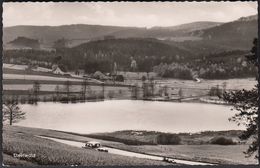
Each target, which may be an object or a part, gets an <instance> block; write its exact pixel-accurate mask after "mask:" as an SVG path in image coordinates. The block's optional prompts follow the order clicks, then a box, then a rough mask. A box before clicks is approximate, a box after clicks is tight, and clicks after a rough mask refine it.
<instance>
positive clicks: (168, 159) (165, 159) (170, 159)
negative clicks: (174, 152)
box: [163, 157, 176, 163]
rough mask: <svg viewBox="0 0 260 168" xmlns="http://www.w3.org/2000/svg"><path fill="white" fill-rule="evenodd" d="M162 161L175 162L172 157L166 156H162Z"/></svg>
mask: <svg viewBox="0 0 260 168" xmlns="http://www.w3.org/2000/svg"><path fill="white" fill-rule="evenodd" d="M163 161H165V162H168V163H176V162H175V160H174V159H172V158H168V157H163Z"/></svg>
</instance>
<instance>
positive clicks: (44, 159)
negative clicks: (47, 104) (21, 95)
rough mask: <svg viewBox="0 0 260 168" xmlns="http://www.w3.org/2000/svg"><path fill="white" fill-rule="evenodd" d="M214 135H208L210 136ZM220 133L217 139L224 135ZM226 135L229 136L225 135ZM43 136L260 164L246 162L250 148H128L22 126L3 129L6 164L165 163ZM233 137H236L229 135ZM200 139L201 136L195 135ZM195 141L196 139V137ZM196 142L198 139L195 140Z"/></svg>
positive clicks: (219, 161) (134, 147) (199, 158)
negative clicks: (18, 155)
mask: <svg viewBox="0 0 260 168" xmlns="http://www.w3.org/2000/svg"><path fill="white" fill-rule="evenodd" d="M210 134H213V132H211V133H207V135H210ZM223 134H224V133H223V132H218V133H216V134H215V135H223ZM225 134H227V133H225ZM34 135H41V136H47V137H53V138H60V139H64V140H73V141H78V142H86V141H99V142H101V143H102V144H103V145H104V146H109V147H114V148H118V149H123V150H127V151H133V152H139V153H146V154H153V155H161V156H168V157H173V158H176V159H183V160H191V161H202V162H210V163H216V164H257V160H256V159H254V158H253V157H251V158H245V155H244V154H243V151H245V150H246V149H247V148H248V145H247V144H240V145H225V146H224V145H212V144H204V145H198V144H196V145H187V144H184V145H126V144H124V143H120V142H114V141H107V140H101V139H94V138H90V137H87V135H81V134H76V133H68V132H61V131H55V130H47V129H38V128H28V127H19V126H4V127H3V149H4V155H3V156H4V163H5V164H10V165H73V164H77V165H161V164H166V163H163V162H157V161H151V160H143V159H137V158H131V157H123V156H119V155H112V154H107V153H100V152H97V151H93V150H83V149H79V148H75V147H71V146H68V145H65V144H60V143H58V142H54V141H51V140H47V139H42V138H38V137H35V136H34ZM229 135H230V136H235V135H236V133H234V132H232V133H230V132H229ZM196 136H199V135H196ZM193 137H194V136H193ZM194 138H196V137H194ZM14 153H36V154H37V155H36V158H31V159H18V158H14V157H12V155H13V154H14Z"/></svg>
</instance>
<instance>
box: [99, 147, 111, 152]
mask: <svg viewBox="0 0 260 168" xmlns="http://www.w3.org/2000/svg"><path fill="white" fill-rule="evenodd" d="M96 150H97V151H99V152H108V149H107V148H104V147H99V148H96Z"/></svg>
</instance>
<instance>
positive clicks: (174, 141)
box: [156, 133, 181, 145]
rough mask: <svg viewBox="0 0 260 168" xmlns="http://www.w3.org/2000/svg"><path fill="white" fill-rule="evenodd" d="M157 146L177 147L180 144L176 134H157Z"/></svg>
mask: <svg viewBox="0 0 260 168" xmlns="http://www.w3.org/2000/svg"><path fill="white" fill-rule="evenodd" d="M156 141H157V144H161V145H178V144H180V142H181V138H180V137H179V136H178V135H176V134H166V133H162V134H159V135H158V136H157V138H156Z"/></svg>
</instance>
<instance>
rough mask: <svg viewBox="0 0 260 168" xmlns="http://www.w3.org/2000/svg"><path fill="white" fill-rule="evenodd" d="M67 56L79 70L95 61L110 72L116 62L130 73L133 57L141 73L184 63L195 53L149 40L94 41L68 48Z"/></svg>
mask: <svg viewBox="0 0 260 168" xmlns="http://www.w3.org/2000/svg"><path fill="white" fill-rule="evenodd" d="M65 54H66V55H68V56H66V59H68V61H70V62H71V64H74V63H75V64H81V65H79V66H80V67H86V66H90V64H93V63H94V62H106V63H107V67H106V68H105V69H103V68H101V70H109V69H110V68H111V67H109V65H111V64H112V63H113V62H116V63H117V65H118V67H119V68H120V69H122V70H123V69H124V70H127V69H129V68H130V63H131V58H133V59H135V60H136V62H137V65H138V70H140V71H146V70H148V69H146V68H147V67H149V68H152V66H154V65H157V64H160V63H161V62H173V61H181V60H183V59H185V58H187V57H191V56H192V53H190V52H188V51H186V50H182V49H180V48H178V47H175V46H171V45H168V44H165V43H162V42H161V41H159V40H156V39H147V38H146V39H145V38H140V39H139V38H128V39H109V40H99V41H92V42H88V43H85V44H82V45H80V46H77V47H74V48H71V49H67V52H66V53H65ZM72 58H73V59H72ZM79 60H81V61H79ZM73 62H74V63H73ZM86 64H88V65H86ZM104 64H105V63H104ZM149 70H151V69H149Z"/></svg>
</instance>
